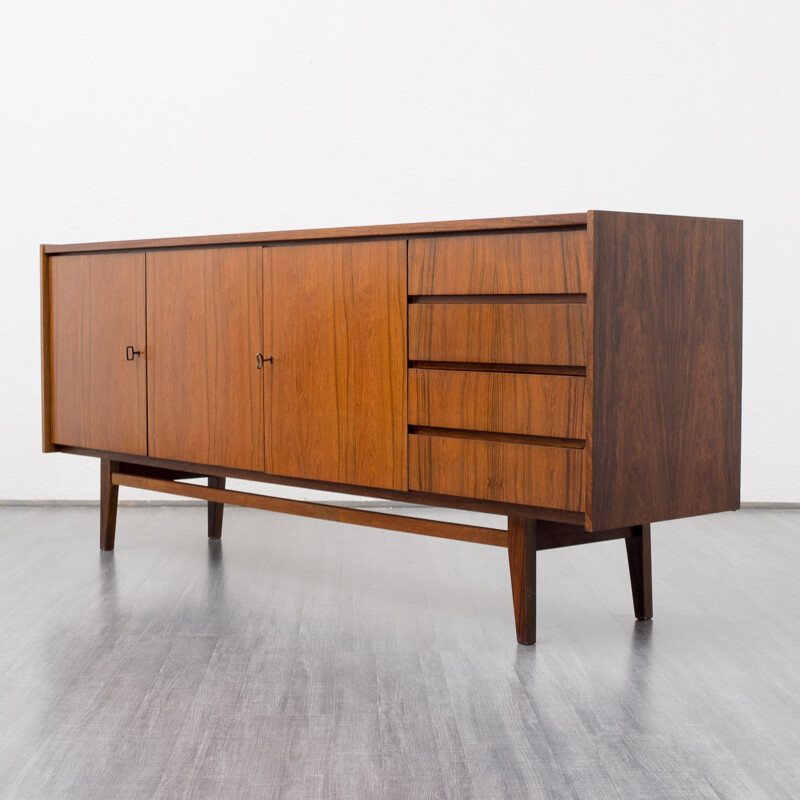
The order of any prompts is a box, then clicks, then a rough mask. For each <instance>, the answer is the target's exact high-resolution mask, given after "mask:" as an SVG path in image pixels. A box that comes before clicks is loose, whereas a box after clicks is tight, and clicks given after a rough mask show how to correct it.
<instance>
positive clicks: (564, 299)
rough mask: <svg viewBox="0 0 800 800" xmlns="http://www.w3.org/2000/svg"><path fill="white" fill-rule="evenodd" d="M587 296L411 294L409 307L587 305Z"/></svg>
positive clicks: (573, 294) (565, 293)
mask: <svg viewBox="0 0 800 800" xmlns="http://www.w3.org/2000/svg"><path fill="white" fill-rule="evenodd" d="M585 302H586V295H585V294H580V293H571V294H570V293H567V292H564V293H563V294H410V295H409V296H408V304H409V305H443V304H446V303H451V304H456V305H471V304H472V305H513V304H528V305H532V304H536V303H539V304H543V303H585Z"/></svg>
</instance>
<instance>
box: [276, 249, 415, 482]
mask: <svg viewBox="0 0 800 800" xmlns="http://www.w3.org/2000/svg"><path fill="white" fill-rule="evenodd" d="M406 285H407V284H406V243H405V241H383V242H355V243H344V244H311V245H293V246H277V247H267V248H265V249H264V312H265V346H266V347H267V350H266V351H265V355H270V354H271V355H272V356H273V358H274V362H273V363H272V364H269V363H268V364H267V365H266V369H267V370H268V374H267V376H266V378H267V383H266V385H267V387H268V388H267V395H266V406H267V407H266V457H267V472H269V473H271V474H276V475H287V476H292V477H301V478H309V479H315V480H321V481H333V482H339V483H349V484H355V485H360V486H375V487H383V488H392V489H405V488H407V485H408V476H407V469H406V447H407V443H406V440H407V435H406V434H407V420H406V365H407V360H406V302H407V292H406Z"/></svg>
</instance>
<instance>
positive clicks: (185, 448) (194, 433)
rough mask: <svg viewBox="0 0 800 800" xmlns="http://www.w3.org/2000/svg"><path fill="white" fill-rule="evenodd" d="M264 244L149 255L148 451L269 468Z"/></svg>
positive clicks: (226, 464) (184, 458)
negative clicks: (262, 362)
mask: <svg viewBox="0 0 800 800" xmlns="http://www.w3.org/2000/svg"><path fill="white" fill-rule="evenodd" d="M261 292H262V287H261V248H258V247H230V248H214V249H198V250H163V251H155V252H149V253H148V254H147V335H148V350H149V356H150V360H149V372H148V399H149V404H148V408H149V414H150V416H149V444H150V455H151V456H154V457H156V458H169V459H174V460H177V461H190V462H194V463H199V464H213V465H215V466H221V467H234V468H238V469H250V470H259V471H262V470H263V469H264V410H263V409H264V403H263V381H262V372H261V371H260V370H257V369H256V353H257V352H259V351H260V350H261V324H262V322H261Z"/></svg>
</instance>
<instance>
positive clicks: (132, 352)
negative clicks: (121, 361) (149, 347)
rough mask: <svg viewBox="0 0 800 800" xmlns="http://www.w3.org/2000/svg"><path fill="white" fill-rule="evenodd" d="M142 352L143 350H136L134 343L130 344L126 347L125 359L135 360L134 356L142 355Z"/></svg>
mask: <svg viewBox="0 0 800 800" xmlns="http://www.w3.org/2000/svg"><path fill="white" fill-rule="evenodd" d="M141 354H142V351H141V350H134V349H133V345H132V344H129V345H128V346H127V347H126V348H125V360H126V361H133V357H134V356H141Z"/></svg>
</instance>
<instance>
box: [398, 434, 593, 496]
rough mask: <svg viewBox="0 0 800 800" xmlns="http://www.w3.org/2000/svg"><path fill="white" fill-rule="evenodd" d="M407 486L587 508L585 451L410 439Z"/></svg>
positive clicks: (437, 438) (441, 438) (452, 438)
mask: <svg viewBox="0 0 800 800" xmlns="http://www.w3.org/2000/svg"><path fill="white" fill-rule="evenodd" d="M408 464H409V475H408V488H409V489H411V490H414V491H420V492H433V493H435V494H447V495H453V496H456V497H470V498H476V499H479V500H494V501H496V502H500V503H520V504H523V505H533V506H542V507H544V508H558V509H565V510H567V511H582V510H583V450H580V449H577V448H569V447H543V446H539V445H531V444H516V443H512V442H494V441H487V440H485V439H462V438H457V437H455V436H428V435H422V434H411V435H410V436H409V437H408Z"/></svg>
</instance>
